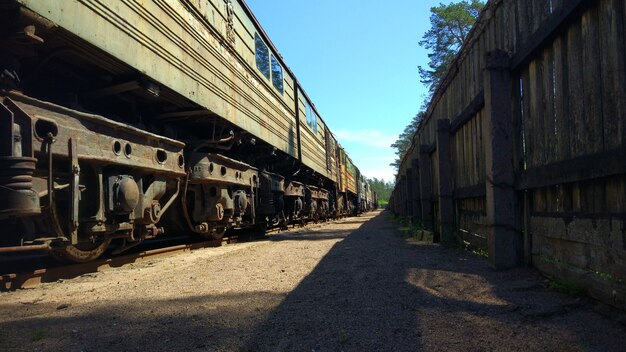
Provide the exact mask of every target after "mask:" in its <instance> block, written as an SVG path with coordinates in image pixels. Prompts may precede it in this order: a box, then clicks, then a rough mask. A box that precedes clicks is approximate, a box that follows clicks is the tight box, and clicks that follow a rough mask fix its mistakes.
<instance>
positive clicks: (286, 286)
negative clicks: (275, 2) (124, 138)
mask: <svg viewBox="0 0 626 352" xmlns="http://www.w3.org/2000/svg"><path fill="white" fill-rule="evenodd" d="M395 228H396V225H395V223H393V222H392V221H391V220H389V219H388V215H387V214H386V213H370V214H367V215H363V216H361V217H358V218H349V219H344V220H341V221H338V222H335V223H329V224H326V225H324V226H322V227H318V228H315V229H305V230H299V231H291V232H287V233H283V234H280V235H273V236H271V237H269V239H267V240H263V241H257V242H250V243H242V244H237V245H233V246H225V247H220V248H208V249H202V250H198V251H195V252H193V253H186V254H180V255H175V256H171V257H166V258H162V259H154V260H152V261H149V262H145V263H141V264H138V265H128V266H124V267H121V268H116V269H111V270H107V271H104V272H101V273H95V274H89V275H83V276H81V277H79V278H76V279H72V280H66V281H63V282H59V283H51V284H43V285H41V286H39V287H37V288H35V289H29V290H21V291H17V292H10V293H0V351H4V350H7V351H14V350H18V351H20V350H21V351H33V350H43V351H147V350H149V351H174V350H191V351H195V350H197V351H420V350H424V351H437V350H442V351H510V350H518V351H624V350H625V349H626V328H624V326H623V325H621V324H619V323H616V322H614V321H612V320H610V319H608V318H606V317H604V316H601V315H599V314H597V313H596V312H595V311H594V307H595V305H594V304H593V303H591V302H588V301H587V300H584V299H577V298H573V297H569V296H566V295H563V294H560V293H557V292H554V291H552V290H550V289H548V288H546V287H545V286H546V283H545V281H544V280H543V279H542V278H541V277H540V276H538V275H537V274H536V273H534V272H533V271H531V270H526V269H517V270H512V271H505V272H496V271H493V270H491V269H489V267H488V266H487V264H486V262H485V260H484V259H483V258H481V257H478V256H475V255H473V254H470V253H467V252H461V251H458V250H454V249H446V248H443V247H441V246H438V245H433V244H425V243H416V242H410V241H407V240H405V239H403V238H401V237H399V236H398V235H397V233H396V230H395Z"/></svg>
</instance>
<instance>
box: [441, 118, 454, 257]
mask: <svg viewBox="0 0 626 352" xmlns="http://www.w3.org/2000/svg"><path fill="white" fill-rule="evenodd" d="M437 155H438V160H437V162H438V163H439V219H438V220H439V223H440V225H441V242H442V243H444V244H448V245H451V244H453V243H454V230H455V226H454V224H455V219H454V202H453V198H452V161H451V156H450V120H449V119H439V120H437Z"/></svg>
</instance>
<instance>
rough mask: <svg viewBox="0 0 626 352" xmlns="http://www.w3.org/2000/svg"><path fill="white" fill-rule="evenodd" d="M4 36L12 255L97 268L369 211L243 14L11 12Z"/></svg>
mask: <svg viewBox="0 0 626 352" xmlns="http://www.w3.org/2000/svg"><path fill="white" fill-rule="evenodd" d="M0 20H1V22H0V45H1V46H2V50H1V51H0V72H1V73H0V102H1V104H0V154H1V155H0V162H1V163H2V164H3V167H2V169H1V170H0V196H2V197H3V198H4V199H5V202H3V203H2V204H0V224H1V225H2V226H3V228H4V229H5V233H4V234H3V236H0V237H1V238H0V252H9V251H24V250H48V251H50V252H51V253H53V254H54V255H55V256H58V257H62V258H64V259H66V260H71V261H87V260H91V259H93V258H96V257H97V256H99V255H100V254H101V253H102V252H103V251H104V250H105V249H107V248H108V247H109V244H110V243H111V241H113V240H115V241H116V242H117V247H118V248H117V251H118V252H121V251H123V250H125V249H127V248H129V247H131V246H133V245H135V244H136V243H138V242H140V241H141V240H143V239H146V238H150V237H154V236H157V235H160V234H163V233H195V234H197V235H200V236H206V237H210V238H220V237H221V236H223V234H224V232H225V231H226V230H227V229H229V228H234V227H249V226H256V227H261V228H265V227H269V226H281V225H284V224H286V223H288V222H290V221H302V220H307V219H314V220H315V219H320V218H326V217H329V216H337V215H340V214H343V213H347V212H352V210H353V209H355V208H356V207H357V206H358V194H359V192H360V191H359V189H358V185H357V180H358V169H356V167H355V166H354V164H353V163H352V161H351V160H350V159H349V157H348V156H347V154H346V153H345V151H344V150H343V149H341V148H340V147H339V146H338V144H337V143H336V140H335V139H334V137H333V136H332V133H331V132H330V130H329V129H328V127H327V125H326V124H325V123H324V121H323V120H322V119H321V118H320V117H319V114H318V113H317V111H316V109H315V107H314V105H313V103H312V101H311V100H310V99H309V97H308V96H307V95H306V93H305V91H304V89H303V88H302V87H301V86H300V85H299V83H298V81H297V79H296V77H295V76H294V75H293V73H292V72H291V71H290V70H289V69H288V68H287V66H286V65H285V63H284V62H283V60H282V58H281V56H280V55H279V53H278V51H277V50H276V48H275V47H274V45H273V44H272V42H271V41H270V39H269V38H268V37H267V35H266V34H265V33H264V31H263V30H262V28H261V26H260V25H259V24H258V22H257V21H256V19H255V18H254V15H253V14H252V13H251V12H250V10H249V9H248V7H247V5H246V4H245V2H244V1H234V0H178V1H137V0H125V1H105V0H84V1H78V0H67V1H41V0H10V1H4V2H2V3H0Z"/></svg>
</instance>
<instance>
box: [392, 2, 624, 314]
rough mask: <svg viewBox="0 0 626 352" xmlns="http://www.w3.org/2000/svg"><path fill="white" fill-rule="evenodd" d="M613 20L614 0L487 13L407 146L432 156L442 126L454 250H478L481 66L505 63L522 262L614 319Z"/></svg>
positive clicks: (619, 124)
mask: <svg viewBox="0 0 626 352" xmlns="http://www.w3.org/2000/svg"><path fill="white" fill-rule="evenodd" d="M625 19H626V4H625V1H624V0H586V1H585V0H583V1H581V0H568V1H566V0H493V1H489V2H488V4H487V5H486V7H485V10H484V11H483V13H482V14H481V16H480V18H479V21H478V23H477V25H476V27H475V28H474V30H473V31H472V33H471V34H470V36H469V38H468V40H467V41H466V43H465V45H464V46H463V48H462V49H461V52H460V54H459V56H458V57H457V59H456V61H455V62H454V63H453V65H452V67H451V70H450V72H449V73H448V76H447V77H446V79H445V80H444V82H443V83H442V84H441V85H440V87H439V89H438V90H437V92H436V93H435V95H434V98H433V100H432V101H431V103H430V107H429V110H428V114H427V118H426V119H425V121H422V123H421V125H420V127H419V129H418V132H417V133H416V135H415V137H414V144H415V145H418V146H423V145H426V146H432V145H435V142H436V140H435V138H436V130H435V128H436V125H437V124H436V122H437V120H439V119H449V120H450V122H451V126H452V127H451V132H450V133H451V136H450V143H451V145H450V150H451V160H450V162H451V165H452V175H450V176H449V177H450V178H451V182H452V188H453V190H454V199H455V200H454V206H455V216H456V219H455V222H456V230H457V231H456V232H457V238H458V240H459V241H463V242H465V243H466V244H469V245H471V246H475V247H482V248H486V246H487V239H488V231H487V228H486V226H485V224H486V219H485V216H486V210H485V209H486V208H485V207H486V203H485V182H486V180H485V168H486V159H485V143H486V142H488V141H486V140H485V138H486V137H485V125H484V124H485V119H486V118H488V117H487V116H485V113H486V112H485V108H484V96H483V95H484V94H488V92H484V91H483V90H484V80H485V65H486V62H485V60H486V54H487V53H488V52H490V51H492V50H495V49H500V50H503V51H505V52H507V53H509V55H510V57H511V69H510V74H511V81H512V82H513V84H512V85H513V86H512V87H511V90H512V92H513V96H514V99H513V100H512V101H511V111H512V113H513V114H512V115H513V116H514V118H513V120H512V121H511V123H512V124H513V126H514V134H515V135H514V140H512V141H511V148H512V149H513V150H514V152H513V154H514V160H512V163H513V165H514V171H515V175H516V185H515V187H516V194H517V202H518V203H519V207H518V208H519V214H518V222H519V224H520V226H519V227H520V228H519V229H518V230H519V232H520V233H522V235H523V236H525V237H526V238H527V242H528V246H527V248H525V250H526V251H527V253H525V254H526V255H527V257H528V258H530V260H531V261H532V264H533V265H534V266H536V267H537V268H539V269H540V270H542V271H544V272H545V273H547V274H549V275H554V276H560V277H564V278H567V279H569V280H574V281H575V282H576V283H577V284H579V285H581V286H583V287H585V288H586V289H587V290H588V292H590V293H591V294H592V295H594V296H595V297H597V298H600V299H602V300H604V301H606V302H608V303H611V304H615V305H620V306H622V307H625V306H624V304H626V283H625V282H626V88H625V87H626V39H625V37H626V36H625V35H624V33H626V23H625ZM436 154H437V151H436V150H435V151H434V152H433V155H432V156H433V157H432V158H431V160H432V161H433V165H431V166H430V167H431V168H432V172H433V185H432V186H433V188H432V189H433V191H434V193H435V194H434V197H433V209H434V210H435V212H437V209H438V204H437V201H436V199H437V197H436V196H437V194H436V192H437V190H438V189H439V187H438V185H439V182H441V180H440V175H439V168H438V165H437V162H436V161H437V160H438V159H437V157H436ZM411 161H412V160H411V159H410V158H407V159H405V160H403V164H404V163H410V162H411ZM420 167H421V165H420ZM402 170H405V167H404V165H403V167H401V168H400V173H402ZM400 176H402V175H400V174H399V175H398V177H399V178H400ZM398 192H400V189H396V190H395V191H394V194H393V197H394V199H399V198H400V195H399V194H398ZM398 204H399V203H398V202H393V203H392V207H393V206H401V205H398ZM524 209H527V210H528V211H524ZM394 210H397V209H394ZM436 220H437V217H436V216H435V226H434V230H435V231H437V230H438V229H439V225H437V224H436Z"/></svg>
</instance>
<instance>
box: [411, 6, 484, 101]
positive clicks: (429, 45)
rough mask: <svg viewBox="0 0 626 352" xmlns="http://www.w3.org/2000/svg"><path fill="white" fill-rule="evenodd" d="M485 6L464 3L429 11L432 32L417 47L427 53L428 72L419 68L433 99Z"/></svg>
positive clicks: (422, 80)
mask: <svg viewBox="0 0 626 352" xmlns="http://www.w3.org/2000/svg"><path fill="white" fill-rule="evenodd" d="M483 6H485V3H484V2H483V1H481V0H471V2H468V1H467V0H463V1H459V2H456V3H451V4H449V5H444V4H442V3H440V4H439V6H436V7H432V8H431V9H430V12H431V15H430V24H431V28H430V30H429V31H428V32H426V34H424V36H423V37H422V40H421V41H420V42H419V44H420V45H421V46H423V47H425V48H426V49H428V50H429V51H430V53H429V54H428V58H429V59H430V61H429V62H428V66H429V67H428V69H424V68H423V67H421V66H420V67H419V74H420V77H421V82H422V83H423V84H425V85H427V86H428V90H429V92H430V94H431V96H432V94H433V93H434V91H435V89H437V85H438V84H439V82H440V81H441V80H442V79H443V77H444V76H445V75H446V73H447V72H448V69H449V68H450V63H452V60H453V59H454V56H455V55H456V53H457V52H458V51H459V49H461V46H462V45H463V42H464V41H465V39H466V38H467V35H468V34H469V32H470V30H471V29H472V26H473V25H474V23H475V22H476V19H477V18H478V15H479V14H480V10H481V9H482V8H483Z"/></svg>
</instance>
